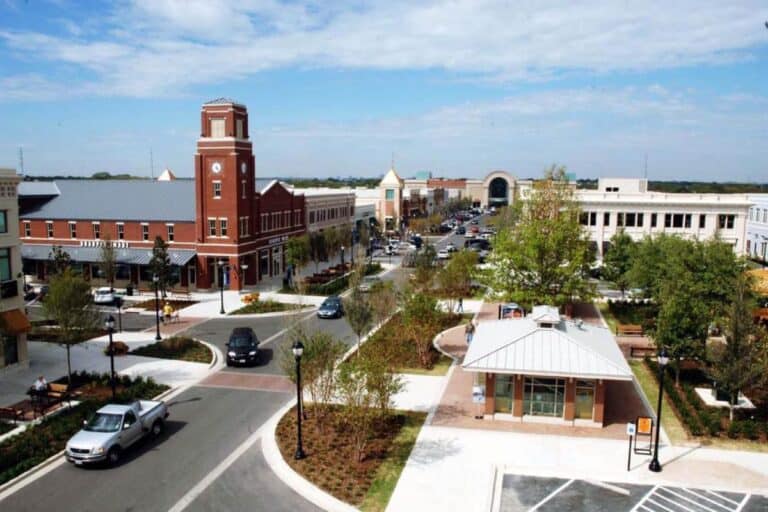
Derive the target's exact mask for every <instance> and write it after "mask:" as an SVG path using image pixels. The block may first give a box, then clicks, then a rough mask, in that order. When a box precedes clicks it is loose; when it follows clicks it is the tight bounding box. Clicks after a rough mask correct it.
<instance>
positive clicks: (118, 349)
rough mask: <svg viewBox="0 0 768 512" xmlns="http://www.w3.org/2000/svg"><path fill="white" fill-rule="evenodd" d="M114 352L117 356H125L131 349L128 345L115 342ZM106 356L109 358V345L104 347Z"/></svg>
mask: <svg viewBox="0 0 768 512" xmlns="http://www.w3.org/2000/svg"><path fill="white" fill-rule="evenodd" d="M112 350H113V351H114V352H115V355H116V356H124V355H126V354H127V353H128V351H129V350H130V349H129V347H128V345H126V344H125V343H123V342H122V341H113V342H112ZM104 355H105V356H109V344H107V346H106V347H104Z"/></svg>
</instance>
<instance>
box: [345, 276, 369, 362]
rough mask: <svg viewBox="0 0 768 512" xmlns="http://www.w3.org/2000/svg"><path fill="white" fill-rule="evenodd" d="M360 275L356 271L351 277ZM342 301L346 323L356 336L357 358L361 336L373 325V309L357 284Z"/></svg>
mask: <svg viewBox="0 0 768 512" xmlns="http://www.w3.org/2000/svg"><path fill="white" fill-rule="evenodd" d="M362 274H363V273H362V272H361V271H360V270H358V271H356V272H354V273H353V274H352V275H353V276H354V275H362ZM342 300H343V303H344V313H345V314H346V316H347V322H349V326H350V327H351V328H352V331H353V332H354V333H355V335H356V336H357V355H358V356H359V355H360V341H361V339H362V337H363V334H365V333H367V332H368V331H369V330H370V329H371V326H372V325H373V308H372V307H371V304H370V302H368V297H366V296H365V293H363V292H361V291H360V288H359V284H355V285H353V288H352V293H351V294H349V296H347V297H345V298H344V299H342Z"/></svg>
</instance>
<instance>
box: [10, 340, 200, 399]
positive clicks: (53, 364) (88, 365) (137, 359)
mask: <svg viewBox="0 0 768 512" xmlns="http://www.w3.org/2000/svg"><path fill="white" fill-rule="evenodd" d="M113 336H114V337H113V339H114V341H122V342H124V343H126V344H127V345H128V346H129V347H130V348H131V350H133V349H135V348H138V347H141V346H144V345H149V344H152V343H154V342H155V339H154V337H155V333H154V331H152V332H148V331H144V332H122V333H115V334H114V335H113ZM107 343H108V338H107V336H102V337H100V338H95V339H93V340H90V341H86V342H83V343H81V344H79V345H75V346H73V347H72V348H71V359H72V371H73V372H76V371H89V372H98V373H109V371H110V368H109V364H110V363H109V357H107V356H106V355H104V348H105V347H106V345H107ZM28 346H29V368H12V369H9V370H8V371H6V372H4V373H3V374H2V378H1V379H0V407H4V406H7V405H10V404H13V403H16V402H20V401H21V400H25V399H27V398H29V397H28V396H27V394H26V392H27V390H28V389H29V387H30V386H31V385H32V383H33V382H34V381H35V379H36V378H37V377H38V376H39V375H44V376H45V377H46V379H47V380H48V381H49V382H50V381H53V380H55V379H58V378H59V377H63V376H65V375H66V374H67V352H66V349H65V348H64V347H61V346H59V345H56V344H55V343H47V342H43V341H31V342H29V345H28ZM115 371H116V372H118V373H119V374H121V375H130V376H131V377H135V376H139V375H141V376H143V377H152V378H153V379H155V380H156V381H157V382H160V383H163V384H167V385H169V386H171V387H176V386H183V385H187V384H191V383H193V382H196V381H198V380H199V379H201V378H203V377H204V376H205V375H206V374H208V372H209V365H208V364H203V363H191V362H187V361H175V360H172V359H156V358H151V357H141V356H131V355H126V356H117V357H115Z"/></svg>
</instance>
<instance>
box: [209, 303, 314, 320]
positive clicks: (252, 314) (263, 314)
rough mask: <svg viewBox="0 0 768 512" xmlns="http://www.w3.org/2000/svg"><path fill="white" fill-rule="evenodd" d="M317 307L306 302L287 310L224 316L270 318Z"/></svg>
mask: <svg viewBox="0 0 768 512" xmlns="http://www.w3.org/2000/svg"><path fill="white" fill-rule="evenodd" d="M286 304H287V303H286ZM317 308H318V306H312V305H310V304H308V305H306V306H302V307H301V308H299V309H289V310H287V311H273V312H271V313H247V314H244V315H236V314H234V313H228V314H227V315H225V316H226V317H229V318H270V317H278V316H288V315H295V314H296V313H304V312H306V311H307V310H310V309H317ZM221 318H223V317H221Z"/></svg>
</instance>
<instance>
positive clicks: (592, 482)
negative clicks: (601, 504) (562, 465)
mask: <svg viewBox="0 0 768 512" xmlns="http://www.w3.org/2000/svg"><path fill="white" fill-rule="evenodd" d="M582 481H583V482H586V483H588V484H590V485H594V486H595V487H602V488H603V489H608V490H609V491H613V492H615V493H616V494H623V495H624V496H629V495H630V494H631V493H630V492H629V489H625V488H623V487H619V486H618V485H613V484H609V483H608V482H601V481H600V480H582Z"/></svg>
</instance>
